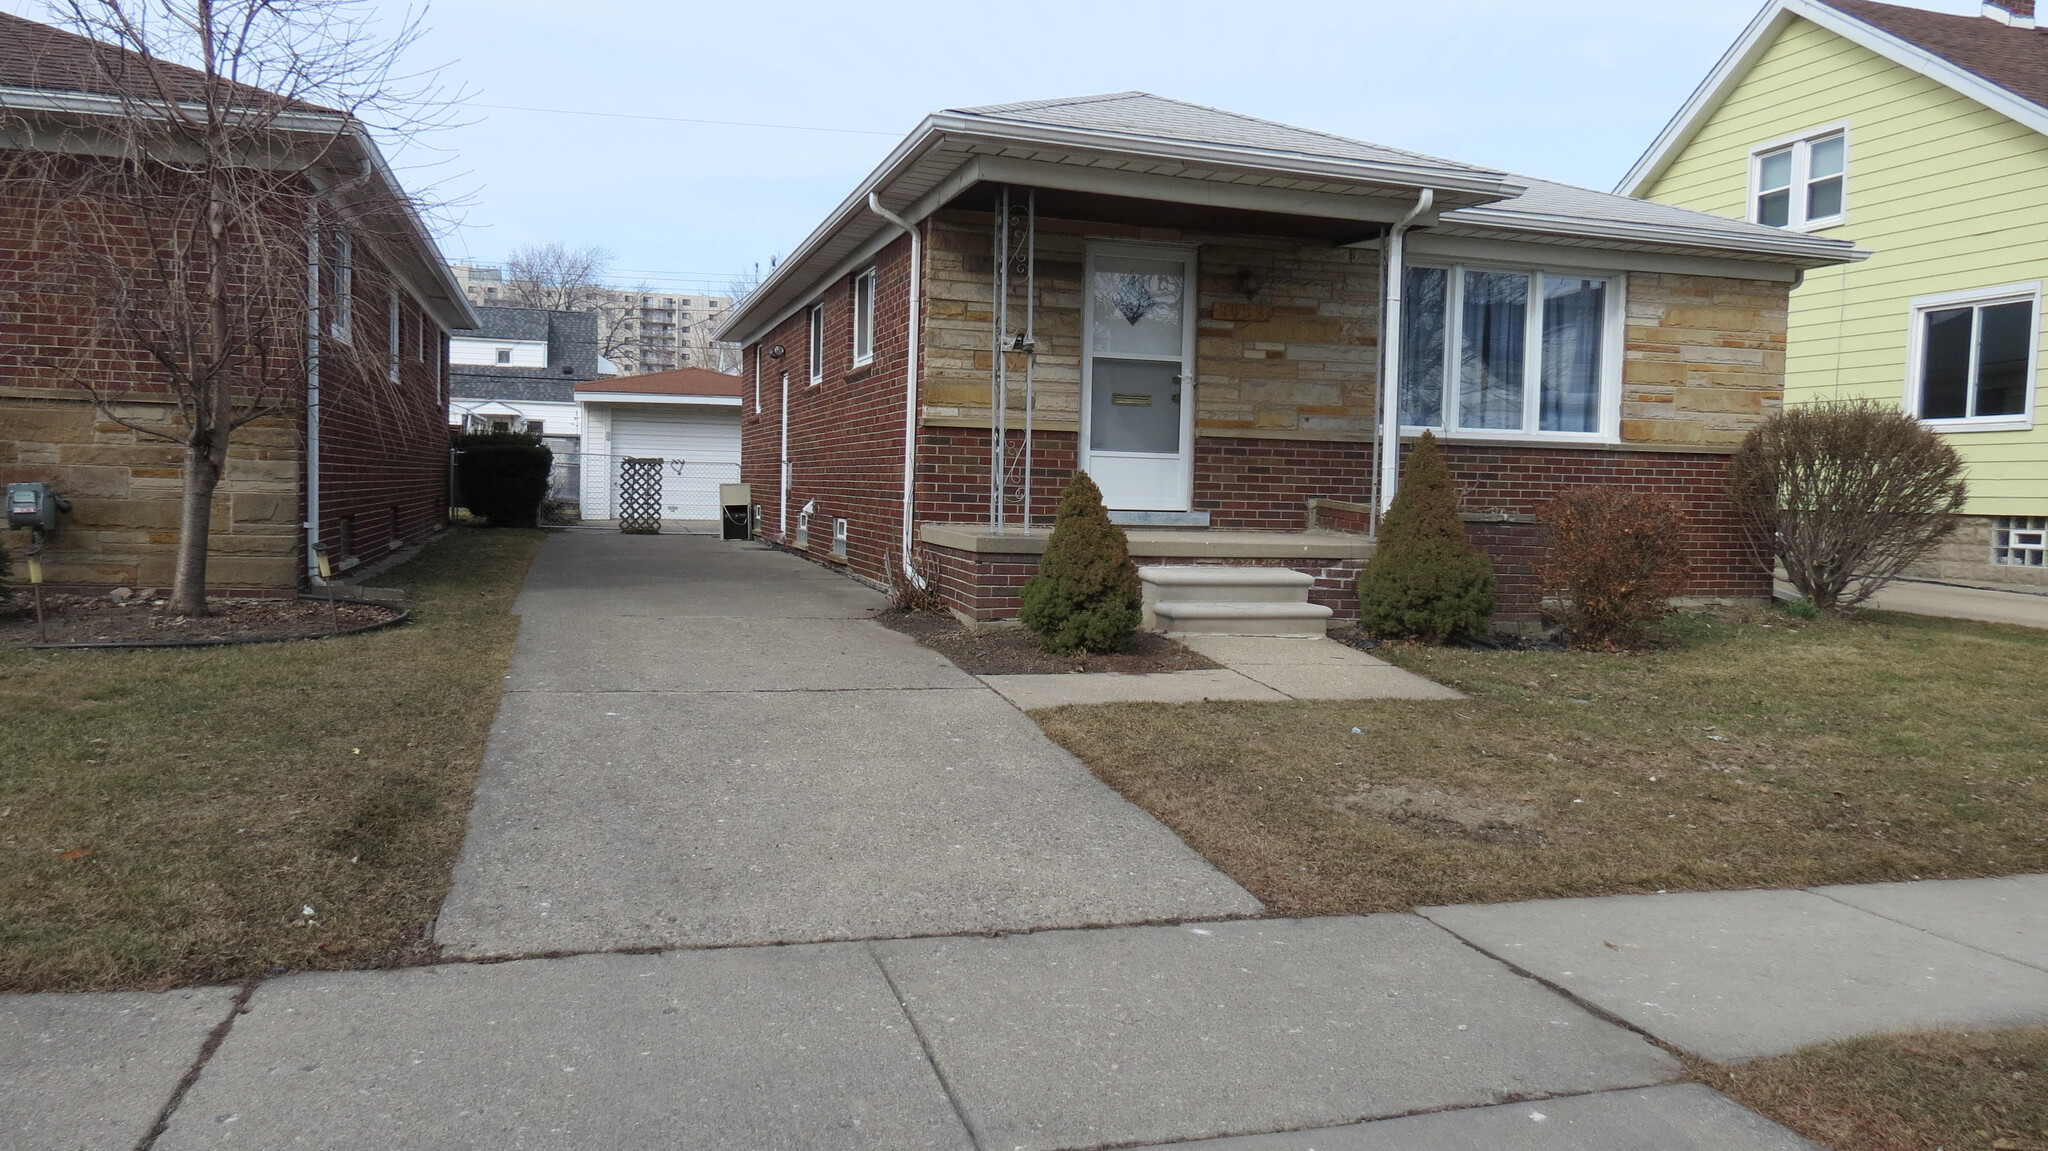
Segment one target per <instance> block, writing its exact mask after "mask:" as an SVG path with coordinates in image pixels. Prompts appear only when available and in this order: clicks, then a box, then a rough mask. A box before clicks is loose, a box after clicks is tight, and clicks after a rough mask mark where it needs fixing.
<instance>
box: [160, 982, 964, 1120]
mask: <svg viewBox="0 0 2048 1151" xmlns="http://www.w3.org/2000/svg"><path fill="white" fill-rule="evenodd" d="M865 946H866V947H867V952H868V958H869V959H872V960H874V961H875V970H876V971H879V972H881V975H882V982H883V983H885V984H887V985H888V987H889V994H891V995H893V996H895V997H896V1009H897V1010H899V1011H901V1012H903V1020H904V1022H906V1023H908V1024H910V1033H911V1034H912V1035H915V1036H917V1045H918V1048H919V1049H920V1050H922V1051H923V1052H924V1061H925V1062H926V1063H927V1064H929V1065H930V1066H931V1069H932V1075H933V1077H935V1078H936V1079H938V1081H939V1089H940V1090H941V1091H944V1092H945V1093H946V1102H947V1103H949V1104H951V1105H952V1107H953V1114H954V1115H957V1116H959V1118H960V1128H961V1130H963V1131H965V1132H967V1142H968V1145H969V1146H971V1147H973V1148H974V1151H982V1147H981V1133H980V1132H979V1131H976V1130H975V1127H974V1120H972V1119H970V1118H968V1115H967V1107H966V1105H964V1104H963V1103H961V1102H960V1095H959V1093H958V1092H956V1091H954V1090H953V1082H952V1080H950V1079H948V1078H946V1069H945V1068H943V1067H940V1066H939V1056H938V1053H937V1052H935V1051H933V1050H932V1042H931V1039H930V1038H928V1037H927V1036H926V1035H925V1033H924V1028H923V1027H920V1026H919V1025H918V1022H917V1016H916V1015H914V1014H912V1012H911V1010H910V1002H909V1001H908V1000H906V999H904V998H903V990H902V989H901V988H899V987H897V986H896V977H895V976H893V975H890V974H889V965H888V964H886V963H884V962H882V957H881V956H880V955H878V954H876V952H875V945H874V944H872V943H869V944H866V945H865ZM138 1151H145V1149H140V1148H138Z"/></svg>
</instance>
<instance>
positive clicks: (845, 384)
mask: <svg viewBox="0 0 2048 1151" xmlns="http://www.w3.org/2000/svg"><path fill="white" fill-rule="evenodd" d="M873 266H874V267H875V268H876V269H877V272H878V276H877V285H876V299H875V357H874V359H873V361H872V362H870V363H868V364H865V365H862V366H859V367H855V366H853V319H854V317H853V280H854V277H855V276H857V275H858V274H859V273H860V272H861V271H863V270H865V267H866V266H865V265H864V266H863V267H862V268H860V269H855V271H854V272H853V273H851V274H849V275H847V276H843V277H841V278H840V279H838V280H836V281H834V282H833V283H831V284H829V285H827V286H826V287H825V288H824V289H823V290H822V291H821V292H820V293H819V295H818V297H817V299H816V300H815V301H814V302H816V303H822V304H823V305H824V308H825V355H824V365H823V366H824V377H825V378H824V380H823V381H822V382H821V383H818V384H815V385H813V384H812V383H811V382H810V374H811V365H810V362H809V347H810V336H809V332H810V327H809V325H810V315H809V309H808V308H805V309H801V310H799V311H798V312H797V313H796V314H795V315H793V316H791V317H790V318H789V319H787V320H785V321H783V322H782V323H781V324H780V325H778V326H777V327H776V328H775V329H774V330H773V331H772V332H769V333H768V334H766V335H764V336H763V337H762V338H761V339H760V340H759V341H757V342H756V343H755V344H753V345H752V346H751V347H749V348H748V349H747V350H746V360H745V370H744V373H743V374H744V375H745V377H746V384H745V391H744V394H743V396H742V401H743V406H742V411H743V413H744V414H743V416H742V418H741V426H740V477H741V479H742V481H744V482H745V483H748V484H751V485H752V486H753V497H754V502H755V503H756V504H758V505H760V508H761V531H762V534H763V536H764V537H765V538H768V539H771V540H774V541H776V542H779V543H789V544H793V543H794V539H795V535H796V526H797V513H798V511H799V510H801V509H802V508H803V506H804V504H805V502H806V501H810V500H816V501H817V507H816V509H815V510H814V511H813V512H812V515H811V531H810V551H811V553H812V554H813V555H815V556H817V557H819V558H825V557H827V556H829V554H830V553H831V550H832V521H833V519H835V518H845V519H847V520H848V521H850V527H851V531H850V534H849V537H848V540H847V565H848V567H849V568H851V569H852V570H853V571H854V572H856V573H857V574H859V575H862V576H864V577H866V578H868V579H870V580H875V581H878V582H881V583H888V582H890V577H889V570H890V568H891V567H892V566H895V564H896V559H895V557H896V554H897V552H898V550H899V544H898V541H899V537H900V535H901V524H902V514H903V405H904V370H905V359H904V357H905V355H906V354H907V344H906V341H905V338H904V337H905V325H906V322H907V320H908V318H909V316H908V312H909V307H910V240H909V237H907V236H906V237H900V238H898V239H897V240H896V241H895V242H894V243H892V244H890V245H889V246H888V247H886V248H884V249H883V250H882V251H881V252H880V253H879V254H878V255H877V256H876V258H875V260H874V262H873ZM777 344H780V345H782V347H783V348H784V349H785V354H784V356H783V358H782V359H781V360H779V361H778V360H775V359H773V358H771V357H769V356H768V355H767V354H766V353H767V349H769V348H771V347H773V346H775V345H777ZM757 359H758V362H759V367H760V371H761V410H760V411H759V412H756V411H755V404H754V384H753V379H754V371H755V366H756V361H757ZM784 372H787V373H789V417H790V419H789V457H790V459H791V461H792V462H793V463H794V465H795V466H794V468H793V469H792V471H793V475H792V477H791V482H790V491H789V503H788V506H789V537H790V538H789V539H788V540H783V539H782V538H781V536H780V534H779V532H778V527H779V523H778V516H777V514H776V513H777V503H776V500H777V489H778V479H777V471H778V464H779V462H780V445H781V435H782V383H781V375H782V373H784Z"/></svg>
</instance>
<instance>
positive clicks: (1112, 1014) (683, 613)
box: [0, 533, 2048, 1151]
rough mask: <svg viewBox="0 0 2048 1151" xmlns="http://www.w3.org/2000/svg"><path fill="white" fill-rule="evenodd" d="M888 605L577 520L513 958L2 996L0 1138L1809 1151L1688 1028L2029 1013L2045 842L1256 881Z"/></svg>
mask: <svg viewBox="0 0 2048 1151" xmlns="http://www.w3.org/2000/svg"><path fill="white" fill-rule="evenodd" d="M874 603H875V597H873V595H872V594H871V593H869V592H866V591H864V590H862V589H860V588H859V587H857V586H856V585H853V584H850V583H848V582H846V581H844V580H841V579H839V578H838V577H837V576H835V575H833V574H832V573H830V572H827V571H824V570H823V569H818V568H813V567H811V566H810V565H807V564H803V563H802V562H800V561H797V560H794V559H791V558H789V557H786V556H780V555H776V554H773V553H768V552H762V551H757V550H753V549H751V548H748V547H745V546H740V545H726V544H719V543H717V542H716V541H709V540H694V541H677V540H673V539H669V538H660V539H625V538H623V537H617V536H599V535H595V534H581V533H577V534H569V535H564V536H560V537H557V538H555V539H554V540H551V541H550V543H549V545H548V547H547V548H546V549H545V550H544V552H543V556H542V560H541V562H540V564H539V565H538V566H537V567H536V568H535V571H534V574H533V577H532V580H531V581H530V583H529V586H528V594H527V595H526V596H525V597H523V598H522V600H521V601H520V605H519V606H520V610H521V611H522V612H523V613H524V615H525V620H524V627H523V630H522V638H521V646H520V649H519V653H518V657H517V663H516V668H515V671H514V673H513V682H512V685H511V686H512V689H513V690H511V691H510V692H508V694H507V696H506V699H505V702H504V705H503V712H502V714H501V716H500V720H499V724H498V727H497V729H496V730H495V733H494V736H493V741H492V745H491V750H490V752H489V759H488V764H487V767H486V771H485V775H484V780H483V785H482V789H481V791H480V794H479V797H478V803H477V810H476V814H475V816H474V818H473V820H472V828H471V835H470V839H469V841H468V844H467V845H466V848H465V851H464V854H463V858H462V863H461V869H460V873H459V876H458V883H457V887H456V889H455V891H454V892H453V893H452V894H451V895H450V897H449V899H448V903H447V906H446V910H445V912H444V915H443V919H442V922H441V925H440V933H441V935H440V937H441V938H442V939H443V940H444V942H446V943H447V944H448V945H449V947H450V950H451V952H454V953H457V954H467V955H472V956H478V957H485V958H488V959H490V960H491V961H489V962H461V961H451V962H444V963H440V964H437V965H434V966H427V967H417V968H409V969H401V970H389V971H365V972H345V973H318V974H300V975H287V976H282V977H279V978H274V979H270V980H266V981H264V982H263V983H262V984H261V985H260V986H258V987H256V988H254V989H253V991H252V992H251V993H249V994H248V995H247V996H246V997H241V996H237V995H236V994H235V992H234V991H233V990H232V989H222V988H202V989H188V990H183V991H176V992H170V993H165V994H160V995H140V994H135V995H71V996H66V995H50V996H13V997H0V1151H14V1149H16V1148H21V1149H24V1151H26V1149H31V1148H33V1149H37V1151H42V1149H45V1148H63V1149H65V1151H71V1149H74V1148H75V1149H91V1151H98V1149H100V1148H107V1149H114V1151H128V1149H130V1148H136V1147H138V1145H143V1141H144V1138H145V1135H146V1133H147V1132H148V1131H149V1130H150V1128H151V1127H152V1125H153V1124H154V1123H155V1122H156V1121H157V1119H158V1117H159V1115H162V1114H165V1113H166V1112H168V1122H167V1126H166V1127H165V1129H164V1130H163V1133H162V1135H161V1137H160V1138H158V1139H156V1140H155V1141H154V1142H153V1143H147V1144H146V1146H148V1147H152V1148H157V1149H167V1151H195V1149H214V1148H234V1147H249V1148H262V1149H269V1148H278V1147H300V1148H334V1149H337V1151H339V1149H342V1148H348V1149H355V1148H362V1147H377V1148H392V1149H397V1151H429V1149H431V1151H460V1149H475V1151H486V1149H489V1151H501V1149H502V1151H542V1149H556V1148H562V1149H567V1148H591V1147H603V1148H618V1149H627V1151H634V1149H642V1148H648V1149H652V1148H735V1149H745V1151H753V1149H757V1148H788V1149H791V1151H809V1149H813V1148H863V1149H865V1148H875V1149H897V1148H938V1149H949V1151H950V1149H962V1151H970V1149H971V1151H996V1149H1010V1148H1017V1149H1023V1148H1031V1149H1034V1151H1036V1149H1044V1151H1081V1149H1094V1148H1104V1147H1165V1146H1177V1147H1202V1148H1208V1149H1210V1151H1314V1149H1320V1151H1333V1149H1336V1151H1346V1149H1348V1151H1368V1149H1370V1151H1396V1149H1399V1151H1431V1149H1443V1151H1449V1149H1453V1148H1458V1149H1462V1148H1469V1147H1488V1148H1504V1149H1509V1151H1564V1149H1567V1148H1572V1149H1582V1148H1584V1149H1594V1151H1599V1149H1612V1151H1622V1149H1640V1148H1652V1147H1654V1148H1658V1149H1659V1151H1707V1149H1710V1148H1711V1149H1715V1151H1795V1149H1799V1148H1806V1149H1807V1151H1811V1148H1810V1145H1808V1144H1805V1143H1804V1142H1802V1141H1800V1140H1798V1139H1797V1138H1795V1137H1793V1136H1792V1135H1790V1134H1789V1133H1788V1132H1786V1131H1784V1130H1782V1129H1780V1128H1778V1127H1775V1126H1774V1125H1772V1124H1770V1123H1768V1122H1766V1121H1764V1120H1762V1119H1760V1118H1759V1117H1757V1116H1755V1115H1753V1114H1751V1113H1749V1112H1747V1111H1745V1110H1743V1109H1742V1108H1740V1107H1738V1106H1736V1105H1735V1104H1734V1103H1732V1102H1730V1101H1729V1100H1727V1099H1726V1098H1724V1097H1722V1096H1720V1095H1717V1094H1715V1093H1714V1092H1712V1091H1709V1090H1707V1089H1705V1088H1703V1087H1700V1086H1698V1085H1696V1084H1686V1083H1682V1082H1679V1081H1678V1080H1679V1077H1680V1073H1681V1072H1680V1066H1679V1063H1678V1061H1677V1059H1676V1058H1674V1056H1673V1054H1672V1051H1671V1049H1674V1048H1675V1049H1680V1050H1692V1051H1697V1052H1700V1053H1702V1054H1708V1055H1711V1056H1714V1057H1717V1058H1746V1057H1750V1056H1755V1055H1763V1054H1770V1053H1775V1052H1778V1051H1783V1050H1789V1049H1790V1048H1792V1047H1793V1046H1796V1045H1798V1044H1801V1043H1806V1042H1812V1041H1815V1040H1819V1039H1829V1038H1840V1037H1846V1036H1850V1035H1857V1034H1863V1033H1867V1032H1871V1031H1881V1030H1890V1029H1896V1028H1900V1027H1907V1026H1929V1025H1935V1026H1939V1025H1955V1026H1968V1027H1985V1026H1998V1025H2005V1024H2015V1023H2033V1022H2043V1021H2048V876H2036V877H2021V878H2017V879H2008V880H1976V881H1963V882H1957V883H1926V884H1900V885H1880V886H1877V887H1866V888H1823V889H1816V890H1813V891H1806V892H1799V891H1791V892H1736V893H1719V894H1705V895H1673V896H1632V897H1619V898H1611V899H1589V900H1560V901H1552V902H1547V903H1533V904H1518V905H1509V906H1501V907H1457V908H1433V909H1427V910H1426V911H1425V912H1424V913H1422V914H1417V915H1409V914H1399V915H1392V914H1390V915H1374V916H1364V917H1332V918H1325V919H1304V920H1287V919H1258V918H1243V917H1244V916H1250V915H1254V914H1256V913H1257V912H1258V910H1259V908H1258V905H1257V903H1256V901H1254V900H1252V899H1251V897H1250V896H1249V895H1247V894H1245V893H1244V892H1243V891H1242V890H1241V889H1239V888H1238V887H1237V886H1236V885H1235V884H1233V883H1231V882H1230V881H1228V880H1227V879H1225V878H1224V877H1222V876H1221V875H1219V874H1218V873H1216V872H1215V871H1214V870H1213V869H1211V868H1210V867H1209V866H1208V865H1207V864H1206V863H1205V862H1203V861H1202V860H1201V859H1200V858H1199V857H1197V856H1194V855H1193V854H1192V853H1191V852H1189V851H1188V850H1187V848H1185V847H1184V846H1182V845H1181V844H1180V843H1179V841H1178V840H1177V839H1175V838H1174V837H1173V836H1172V835H1171V834H1170V833H1168V832H1167V831H1166V830H1165V829H1164V828H1163V827H1161V826H1160V825H1159V824H1157V823H1156V821H1153V820H1152V819H1151V818H1150V816H1148V815H1146V814H1145V813H1143V812H1141V811H1138V810H1137V809H1135V808H1133V807H1130V806H1129V805H1127V804H1125V803H1124V802H1123V801H1122V800H1120V799H1118V798H1117V797H1116V796H1115V795H1114V794H1113V793H1111V792H1109V791H1108V789H1106V788H1104V787H1103V786H1102V785H1101V784H1099V783H1097V782H1096V781H1095V780H1094V779H1093V778H1092V777H1091V776H1088V775H1087V773H1086V772H1085V771H1084V770H1083V769H1082V768H1081V767H1080V765H1079V764H1077V763H1076V762H1074V761H1073V760H1072V759H1071V758H1070V757H1066V756H1065V755H1064V753H1061V752H1059V751H1058V749H1057V748H1055V747H1053V746H1052V745H1051V744H1050V743H1049V742H1047V741H1046V740H1045V739H1044V737H1043V735H1041V734H1039V733H1038V732H1037V729H1036V728H1035V727H1034V726H1033V725H1031V724H1030V723H1029V721H1028V720H1026V719H1024V717H1023V716H1022V715H1021V714H1020V713H1019V712H1018V711H1017V710H1016V709H1015V708H1013V707H1011V706H1010V705H1009V704H1008V703H1006V702H1004V701H1003V700H1002V699H1000V698H999V697H998V696H996V695H995V693H994V692H992V691H990V690H989V689H987V688H986V687H983V686H982V685H980V684H978V683H976V682H975V681H974V680H972V679H971V678H969V677H966V676H962V675H959V674H958V673H957V672H954V671H953V670H952V669H951V667H950V665H947V664H943V663H942V662H939V661H937V660H936V658H935V657H932V656H930V655H929V653H927V652H925V651H924V649H921V648H917V647H916V646H915V645H913V644H910V643H909V642H908V641H907V640H904V639H903V637H900V636H896V635H895V634H894V633H891V632H888V631H886V630H884V629H882V628H881V627H880V626H879V625H876V624H873V623H870V622H866V621H864V620H862V619H861V618H860V616H861V615H862V614H864V613H865V612H866V611H867V610H868V609H869V608H870V607H872V606H873V605H874ZM1154 921H1156V922H1154ZM1096 924H1100V925H1098V926H1084V925H1096ZM1112 924H1113V925H1112ZM1614 1020H1620V1021H1622V1022H1620V1023H1617V1022H1614ZM209 1036H212V1037H213V1041H214V1042H215V1043H217V1046H210V1045H209ZM185 1078H189V1089H188V1090H187V1091H186V1092H185V1093H184V1094H183V1095H182V1096H181V1095H179V1094H177V1091H178V1084H179V1082H180V1080H181V1079H185Z"/></svg>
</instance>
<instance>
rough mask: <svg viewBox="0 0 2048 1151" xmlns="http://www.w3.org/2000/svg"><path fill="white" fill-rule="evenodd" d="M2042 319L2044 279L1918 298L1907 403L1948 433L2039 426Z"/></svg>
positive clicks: (1909, 355)
mask: <svg viewBox="0 0 2048 1151" xmlns="http://www.w3.org/2000/svg"><path fill="white" fill-rule="evenodd" d="M2040 317H2041V285H2040V284H2039V283H2038V282H2037V283H2032V284H2013V285H2009V286H2007V287H2003V288H1991V289H1987V290H1984V291H1976V292H1950V293H1947V294H1945V295H1940V296H1924V297H1922V298H1920V299H1917V300H1914V301H1913V313H1912V325H1913V327H1912V330H1911V333H1910V335H1909V338H1908V342H1907V347H1908V352H1907V360H1906V365H1907V380H1906V405H1907V409H1908V410H1909V411H1911V412H1913V413H1914V414H1915V415H1917V416H1919V417H1920V418H1921V419H1923V420H1926V421H1927V422H1929V423H1930V424H1932V425H1934V426H1935V427H1937V428H1940V429H1943V430H1945V431H2014V430H2024V429H2027V428H2031V427H2033V425H2034V378H2035V370H2036V364H2037V359H2038V357H2037V355H2036V352H2037V348H2038V346H2039V344H2040V337H2039V334H2038V333H2039V331H2040V324H2041V319H2040Z"/></svg>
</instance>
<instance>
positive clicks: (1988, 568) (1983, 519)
mask: <svg viewBox="0 0 2048 1151" xmlns="http://www.w3.org/2000/svg"><path fill="white" fill-rule="evenodd" d="M1956 518H1957V520H1958V521H1959V522H1958V523H1957V524H1956V530H1955V534H1954V535H1951V536H1949V537H1948V539H1946V540H1944V541H1942V543H1941V546H1940V547H1938V548H1936V549H1935V552H1934V554H1933V555H1931V556H1928V557H1927V558H1926V559H1924V560H1921V561H1920V562H1919V563H1917V564H1914V565H1913V566H1912V567H1911V568H1908V569H1907V570H1906V578H1907V579H1924V580H1938V581H1941V582H1944V583H1960V584H1985V585H2004V586H2006V587H2011V588H2015V589H2019V590H2025V591H2044V592H2048V567H2031V566H2028V567H2022V566H2020V565H2018V564H1999V563H1992V562H1991V534H1992V529H1993V526H1994V525H1993V524H1992V517H1990V516H1958V517H1956Z"/></svg>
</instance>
